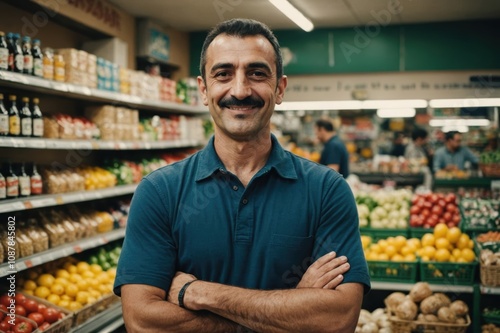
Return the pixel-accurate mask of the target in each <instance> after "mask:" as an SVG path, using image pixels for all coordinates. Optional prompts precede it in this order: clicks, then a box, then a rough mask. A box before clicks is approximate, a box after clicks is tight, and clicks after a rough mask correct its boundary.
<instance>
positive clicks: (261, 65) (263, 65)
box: [248, 62, 272, 72]
mask: <svg viewBox="0 0 500 333" xmlns="http://www.w3.org/2000/svg"><path fill="white" fill-rule="evenodd" d="M248 68H262V69H265V70H267V71H268V72H272V70H271V68H270V67H269V65H268V64H266V63H265V62H252V63H250V64H248Z"/></svg>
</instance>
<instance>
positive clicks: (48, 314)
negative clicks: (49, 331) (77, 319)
mask: <svg viewBox="0 0 500 333" xmlns="http://www.w3.org/2000/svg"><path fill="white" fill-rule="evenodd" d="M42 314H43V317H44V318H45V321H47V322H48V323H50V324H52V323H54V322H56V321H58V320H59V311H57V310H56V309H54V308H46V309H45V310H44V311H43V312H42Z"/></svg>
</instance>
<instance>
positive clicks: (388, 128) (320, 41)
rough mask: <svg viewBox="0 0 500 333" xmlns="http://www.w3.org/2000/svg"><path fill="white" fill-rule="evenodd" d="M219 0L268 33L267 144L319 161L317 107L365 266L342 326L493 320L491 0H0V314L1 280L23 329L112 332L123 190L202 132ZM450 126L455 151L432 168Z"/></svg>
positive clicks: (496, 11) (498, 242)
mask: <svg viewBox="0 0 500 333" xmlns="http://www.w3.org/2000/svg"><path fill="white" fill-rule="evenodd" d="M290 7H291V9H292V12H291V13H290V12H287V11H286V10H287V8H288V9H290ZM232 18H251V19H255V20H258V21H261V22H263V23H265V24H267V25H268V26H269V27H270V28H271V29H272V30H273V32H274V33H275V35H276V37H277V38H278V40H279V43H280V47H281V52H282V56H283V66H284V73H285V74H286V75H287V76H288V87H287V88H286V92H285V98H284V102H283V103H282V104H280V105H276V109H275V111H274V114H273V116H272V118H271V127H272V133H273V134H274V135H275V136H276V138H277V139H278V140H279V142H280V143H281V145H282V146H283V147H284V148H285V149H286V150H289V151H291V152H292V153H294V154H296V155H299V156H302V157H304V158H306V159H310V160H312V161H314V162H318V163H319V162H320V157H321V154H322V153H323V149H324V143H325V142H326V141H322V140H320V139H319V137H318V136H317V128H316V122H317V121H318V120H321V119H322V120H328V121H329V122H330V123H331V124H332V125H333V127H334V129H335V135H336V136H337V137H338V138H339V139H340V141H341V142H342V143H343V145H344V146H345V150H346V152H347V156H348V162H347V163H348V166H349V175H348V177H346V181H347V183H348V184H349V186H350V187H351V189H352V191H353V194H354V196H355V199H356V205H357V208H358V215H359V229H360V235H361V242H362V245H363V249H364V252H365V257H366V259H367V265H368V270H369V273H370V278H371V290H370V291H369V292H368V293H367V294H366V295H365V298H364V301H363V306H362V310H361V314H360V317H359V322H358V327H357V330H356V332H369V333H371V332H380V333H388V332H401V333H414V332H428V333H430V332H448V333H450V332H452V333H461V332H464V333H465V332H474V333H479V332H481V333H494V332H500V148H499V143H500V131H499V125H500V120H499V119H500V111H499V110H500V57H499V54H500V43H499V41H500V2H498V1H496V0H477V1H468V0H441V1H434V0H420V1H411V0H399V1H398V0H309V1H306V0H282V1H279V0H254V1H251V0H213V1H201V0H185V1H155V0H142V1H133V0H92V1H89V0H87V1H84V0H52V1H45V0H30V1H17V0H6V1H2V2H0V164H1V166H0V234H1V237H0V240H1V242H0V278H1V279H2V282H1V283H0V286H1V290H0V292H1V293H2V295H1V296H0V307H1V309H0V310H1V311H0V317H1V318H0V319H2V321H0V332H11V331H12V332H13V329H14V328H13V327H11V326H9V325H10V324H8V323H7V322H8V318H9V316H8V314H9V310H8V306H9V304H11V302H12V300H15V302H16V304H17V305H16V310H15V312H16V314H15V315H16V316H19V317H20V318H24V317H27V318H28V319H25V320H24V321H23V322H24V326H25V327H24V329H25V331H22V332H31V331H34V332H41V331H44V332H50V333H65V332H72V333H73V332H81V333H89V332H109V333H123V332H126V328H125V326H124V321H123V317H122V308H121V303H120V298H119V297H117V296H115V295H114V294H113V288H112V286H113V281H114V278H115V274H116V265H117V262H118V258H119V256H120V251H121V247H122V242H123V239H124V237H125V228H126V225H127V215H128V212H129V207H130V200H131V198H132V195H133V193H134V191H135V189H136V187H137V185H138V183H139V182H140V180H141V179H142V177H144V176H145V175H147V174H148V173H150V172H152V171H154V170H156V169H158V168H160V167H163V166H166V165H169V164H171V163H174V162H176V161H179V160H182V159H184V158H186V157H188V156H190V155H192V154H193V153H195V152H196V151H198V150H200V149H202V148H203V147H204V146H205V145H206V143H207V142H208V140H209V139H210V138H211V136H212V135H213V127H214V125H213V121H212V119H211V117H210V115H209V112H208V108H207V107H206V106H204V105H203V103H202V101H201V97H200V94H199V92H198V86H197V80H196V77H197V76H198V75H199V59H200V52H201V49H202V44H203V40H204V38H205V37H206V34H207V32H208V31H209V30H210V28H212V27H213V26H215V25H216V24H217V23H219V22H221V21H224V20H227V19H232ZM455 131H456V132H457V133H458V134H457V135H458V138H461V139H457V136H453V137H452V138H451V141H458V145H459V146H460V147H459V148H458V149H459V151H461V152H463V151H464V150H466V151H468V152H469V155H467V156H466V157H465V160H464V161H460V162H457V165H456V167H454V168H445V165H442V166H440V165H439V163H438V162H439V161H440V158H441V156H440V153H442V152H443V150H444V149H451V148H448V147H449V144H450V143H449V142H450V138H449V136H448V135H447V133H450V132H451V133H454V132H455ZM415 133H425V135H424V136H416V134H415ZM409 148H413V150H415V149H416V148H418V149H416V150H419V151H421V152H423V153H424V155H422V154H420V155H419V154H417V155H415V154H412V153H411V152H410V149H409ZM449 154H452V153H449ZM441 155H442V154H441ZM462 162H463V163H462ZM13 231H15V242H13V238H12V234H11V233H10V232H13ZM12 277H13V278H12ZM9 286H10V287H9ZM13 286H14V289H15V295H14V294H12V288H13ZM2 304H3V305H4V306H5V309H4V308H3V307H2ZM4 318H5V319H4ZM26 326H28V327H26ZM28 328H29V329H30V330H29V331H28ZM16 332H17V331H16ZM20 332H21V331H20Z"/></svg>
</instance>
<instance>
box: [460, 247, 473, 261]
mask: <svg viewBox="0 0 500 333" xmlns="http://www.w3.org/2000/svg"><path fill="white" fill-rule="evenodd" d="M460 258H462V259H463V260H465V262H473V261H474V259H476V255H475V254H474V251H472V250H471V249H469V248H465V249H462V251H461V253H460Z"/></svg>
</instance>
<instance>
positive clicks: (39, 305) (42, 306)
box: [36, 303, 47, 314]
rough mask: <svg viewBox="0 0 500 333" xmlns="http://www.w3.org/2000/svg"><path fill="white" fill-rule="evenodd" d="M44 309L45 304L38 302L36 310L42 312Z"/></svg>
mask: <svg viewBox="0 0 500 333" xmlns="http://www.w3.org/2000/svg"><path fill="white" fill-rule="evenodd" d="M45 309H47V305H45V304H42V303H40V304H38V308H37V310H36V311H37V312H40V313H41V314H43V311H45Z"/></svg>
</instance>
